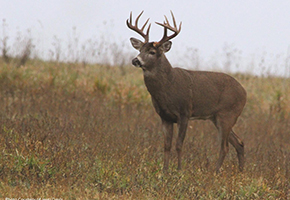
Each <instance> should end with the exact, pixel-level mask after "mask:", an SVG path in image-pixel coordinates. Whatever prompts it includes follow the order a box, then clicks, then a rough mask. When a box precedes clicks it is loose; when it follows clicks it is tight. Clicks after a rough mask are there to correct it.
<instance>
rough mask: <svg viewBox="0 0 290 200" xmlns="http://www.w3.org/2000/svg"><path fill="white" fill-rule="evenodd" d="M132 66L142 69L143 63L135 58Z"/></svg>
mask: <svg viewBox="0 0 290 200" xmlns="http://www.w3.org/2000/svg"><path fill="white" fill-rule="evenodd" d="M132 65H134V66H135V67H141V62H140V61H139V60H138V58H134V59H133V60H132Z"/></svg>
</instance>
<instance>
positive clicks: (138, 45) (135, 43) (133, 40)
mask: <svg viewBox="0 0 290 200" xmlns="http://www.w3.org/2000/svg"><path fill="white" fill-rule="evenodd" d="M130 41H131V44H132V46H133V47H134V48H135V49H137V50H140V49H141V47H142V46H143V45H144V43H143V42H142V41H140V40H138V39H136V38H130Z"/></svg>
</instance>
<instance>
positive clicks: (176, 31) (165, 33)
mask: <svg viewBox="0 0 290 200" xmlns="http://www.w3.org/2000/svg"><path fill="white" fill-rule="evenodd" d="M170 12H171V16H172V21H173V25H174V27H172V26H171V25H170V23H169V20H168V19H167V17H166V16H164V17H165V21H164V22H163V24H162V23H159V22H156V24H158V25H160V26H163V27H164V34H163V37H162V39H161V40H160V41H159V42H157V43H156V45H157V46H160V45H162V44H163V43H164V42H166V41H168V40H170V39H172V38H174V37H176V36H177V35H178V34H179V32H180V30H181V24H182V23H181V22H180V24H179V28H177V25H176V21H175V17H174V15H173V12H172V11H170ZM167 29H169V30H171V31H173V32H174V33H173V34H172V35H170V36H167Z"/></svg>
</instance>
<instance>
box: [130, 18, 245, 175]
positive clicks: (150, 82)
mask: <svg viewBox="0 0 290 200" xmlns="http://www.w3.org/2000/svg"><path fill="white" fill-rule="evenodd" d="M141 14H142V13H141ZM172 15H173V14H172ZM139 16H140V15H139ZM179 31H180V29H179ZM164 38H165V39H164ZM162 41H163V42H162V43H158V44H159V45H155V44H156V43H152V42H151V43H148V42H145V43H143V42H141V41H140V40H137V39H135V38H131V43H132V45H133V47H134V48H136V49H137V50H139V51H140V54H139V55H138V56H137V57H136V58H134V59H133V61H132V63H133V65H135V66H136V67H141V68H142V69H143V73H144V82H145V85H146V87H147V90H148V91H149V93H150V94H151V98H152V102H153V105H154V108H155V110H156V112H157V113H158V115H159V116H160V117H161V120H162V126H163V129H164V170H167V169H168V165H169V154H170V150H171V144H172V136H173V123H177V125H178V129H179V130H178V138H177V142H176V151H177V155H178V169H181V155H182V145H183V141H184V138H185V134H186V129H187V125H188V121H189V120H190V119H209V120H211V121H212V122H213V123H214V125H215V126H216V128H217V129H218V131H219V138H220V154H219V159H218V162H217V165H216V171H217V172H219V170H220V167H221V166H222V163H223V161H224V158H225V156H226V154H227V153H228V151H229V146H228V143H229V142H230V143H231V144H232V145H233V146H234V148H235V149H236V151H237V154H238V159H239V169H240V170H241V171H242V170H243V167H244V144H243V142H242V140H241V139H240V138H239V137H238V136H237V135H236V134H235V133H234V132H233V130H232V128H233V126H234V125H235V123H236V121H237V119H238V117H239V116H240V114H241V113H242V110H243V108H244V106H245V103H246V96H247V95H246V91H245V89H244V88H243V87H242V86H241V84H240V83H239V82H238V81H236V80H235V79H234V78H233V77H231V76H229V75H227V74H224V73H218V72H207V71H190V70H185V69H181V68H172V66H171V64H170V63H169V61H168V60H167V58H166V57H165V54H164V53H166V52H167V51H169V50H170V48H171V42H170V41H166V37H163V39H162Z"/></svg>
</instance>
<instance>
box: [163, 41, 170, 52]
mask: <svg viewBox="0 0 290 200" xmlns="http://www.w3.org/2000/svg"><path fill="white" fill-rule="evenodd" d="M171 45H172V42H171V41H167V42H164V43H163V44H162V46H161V48H162V51H163V52H164V53H166V52H168V51H169V50H170V49H171Z"/></svg>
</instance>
